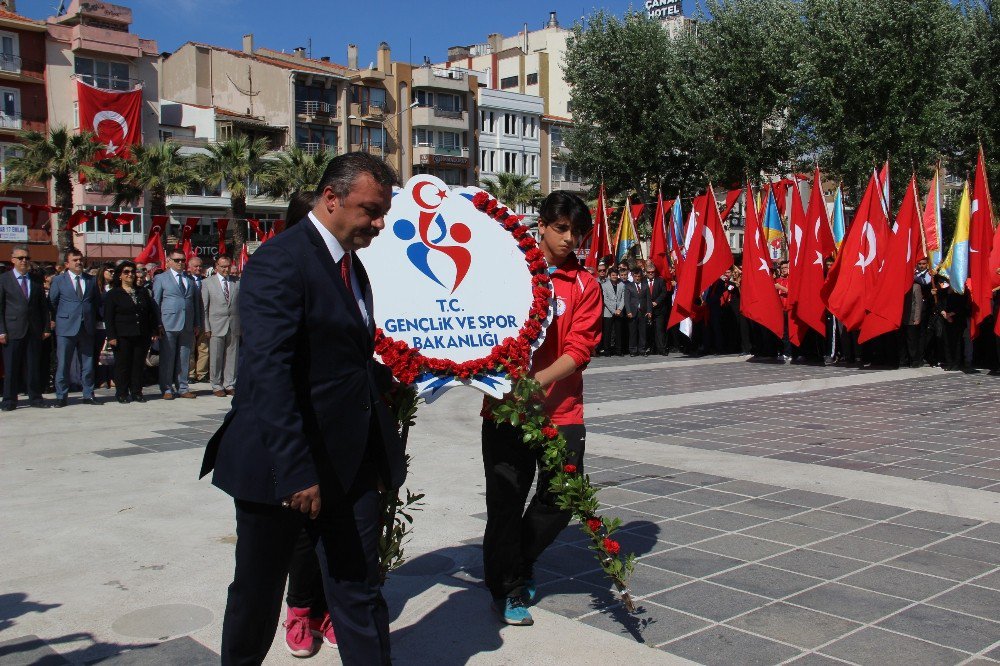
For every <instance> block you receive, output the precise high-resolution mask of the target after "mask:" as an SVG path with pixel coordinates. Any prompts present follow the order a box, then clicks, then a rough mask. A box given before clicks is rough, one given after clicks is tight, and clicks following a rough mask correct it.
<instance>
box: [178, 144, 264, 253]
mask: <svg viewBox="0 0 1000 666" xmlns="http://www.w3.org/2000/svg"><path fill="white" fill-rule="evenodd" d="M268 150H269V147H268V143H267V139H264V138H257V139H250V138H249V137H247V136H246V135H244V134H241V135H239V136H237V137H234V138H232V139H229V140H227V141H223V142H221V143H214V144H209V146H208V154H207V155H198V156H197V157H195V158H194V159H195V170H196V172H197V173H198V175H199V176H200V177H201V179H202V180H204V181H205V184H206V185H209V186H210V187H220V186H221V185H222V184H223V183H225V185H226V188H227V189H228V190H229V207H230V209H232V212H233V218H234V219H233V222H235V224H234V225H233V244H234V246H235V247H242V246H243V243H245V242H246V240H247V222H246V217H247V193H248V191H249V189H250V181H251V180H253V179H254V178H256V177H257V176H258V174H260V173H261V172H262V171H263V170H264V167H265V166H266V161H265V159H264V156H265V155H266V154H267V152H268Z"/></svg>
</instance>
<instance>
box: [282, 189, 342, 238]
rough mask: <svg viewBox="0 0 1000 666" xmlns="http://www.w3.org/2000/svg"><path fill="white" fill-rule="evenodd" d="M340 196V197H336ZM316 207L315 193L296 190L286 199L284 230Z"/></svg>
mask: <svg viewBox="0 0 1000 666" xmlns="http://www.w3.org/2000/svg"><path fill="white" fill-rule="evenodd" d="M337 196H340V195H337ZM315 205H316V192H315V191H313V190H298V191H297V192H292V196H290V197H288V208H287V209H286V210H285V228H286V229H288V228H290V227H294V226H295V225H296V224H298V223H299V221H300V220H302V218H304V217H305V216H306V215H308V214H309V211H311V210H312V209H313V206H315Z"/></svg>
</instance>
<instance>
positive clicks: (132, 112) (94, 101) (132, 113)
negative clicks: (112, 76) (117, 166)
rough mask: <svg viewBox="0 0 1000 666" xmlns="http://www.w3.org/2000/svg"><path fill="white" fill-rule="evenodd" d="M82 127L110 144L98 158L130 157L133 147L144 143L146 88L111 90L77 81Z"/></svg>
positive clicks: (104, 142) (99, 153)
mask: <svg viewBox="0 0 1000 666" xmlns="http://www.w3.org/2000/svg"><path fill="white" fill-rule="evenodd" d="M76 98H77V101H78V105H79V113H80V129H81V130H82V131H86V132H93V133H94V134H96V135H97V140H98V141H100V142H101V143H102V144H104V145H105V146H106V147H107V150H101V151H98V153H97V159H99V160H102V159H106V158H110V157H128V156H129V150H128V149H129V146H133V145H135V144H138V143H142V89H141V88H136V89H134V90H131V91H129V92H111V91H110V90H101V89H100V88H95V87H93V86H88V85H87V84H86V83H83V82H82V81H77V82H76Z"/></svg>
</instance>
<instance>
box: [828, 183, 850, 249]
mask: <svg viewBox="0 0 1000 666" xmlns="http://www.w3.org/2000/svg"><path fill="white" fill-rule="evenodd" d="M830 218H831V221H832V222H833V244H834V245H836V246H837V249H838V250H839V249H840V244H841V243H843V242H844V233H845V231H846V229H847V226H846V225H845V224H844V193H843V192H841V191H840V185H838V186H837V196H835V197H834V199H833V214H832V215H831V216H830Z"/></svg>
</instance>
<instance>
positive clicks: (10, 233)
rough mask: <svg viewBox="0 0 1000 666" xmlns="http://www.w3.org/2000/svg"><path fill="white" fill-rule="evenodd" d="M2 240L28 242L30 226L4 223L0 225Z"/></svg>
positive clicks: (0, 238)
mask: <svg viewBox="0 0 1000 666" xmlns="http://www.w3.org/2000/svg"><path fill="white" fill-rule="evenodd" d="M0 241H6V242H8V243H17V242H22V243H27V242H28V227H27V226H26V225H23V224H2V225H0Z"/></svg>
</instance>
